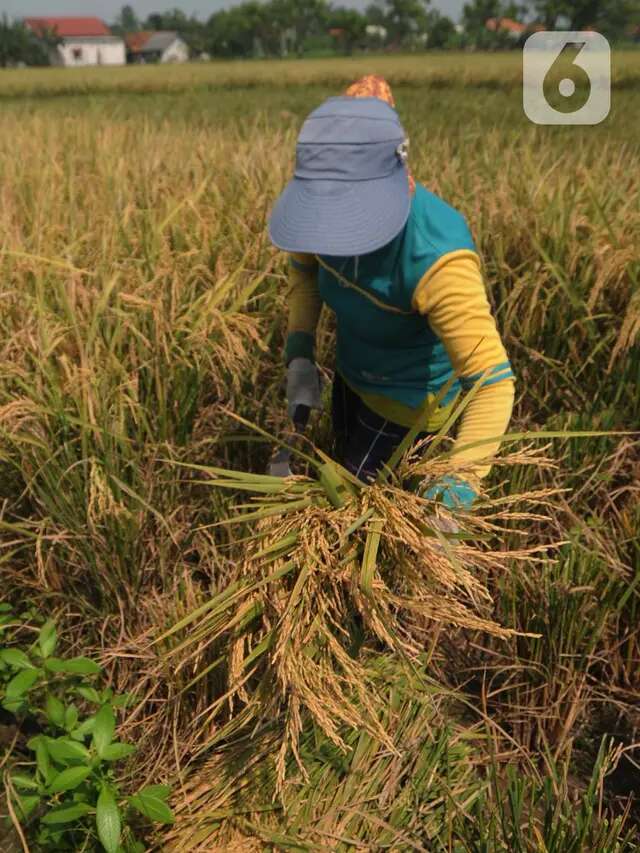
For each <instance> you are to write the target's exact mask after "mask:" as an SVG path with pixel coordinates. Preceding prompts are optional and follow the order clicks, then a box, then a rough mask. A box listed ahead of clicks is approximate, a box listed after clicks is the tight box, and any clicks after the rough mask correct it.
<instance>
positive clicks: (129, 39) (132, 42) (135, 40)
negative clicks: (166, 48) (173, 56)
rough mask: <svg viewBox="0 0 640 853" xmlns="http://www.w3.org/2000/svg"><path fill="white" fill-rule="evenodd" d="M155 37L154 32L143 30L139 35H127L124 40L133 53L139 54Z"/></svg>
mask: <svg viewBox="0 0 640 853" xmlns="http://www.w3.org/2000/svg"><path fill="white" fill-rule="evenodd" d="M152 35H153V31H152V30H143V31H142V32H139V33H127V35H126V36H125V37H124V40H125V42H126V44H127V47H128V48H129V50H130V51H131V53H138V52H139V51H140V50H142V48H143V47H144V46H145V44H146V43H147V42H148V41H149V39H150V38H151V36H152Z"/></svg>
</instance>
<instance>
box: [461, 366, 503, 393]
mask: <svg viewBox="0 0 640 853" xmlns="http://www.w3.org/2000/svg"><path fill="white" fill-rule="evenodd" d="M485 373H486V371H485V370H481V371H480V372H479V373H474V374H473V375H472V376H461V377H460V384H461V385H462V387H463V388H464V390H465V391H469V390H470V389H471V388H473V386H474V385H475V384H476V382H477V381H478V380H479V379H482V377H483V376H484V374H485ZM503 379H515V375H514V372H513V370H512V368H511V362H510V361H503V362H502V364H496V366H495V367H492V368H491V370H490V372H489V374H488V375H487V376H486V378H485V379H484V381H483V382H482V386H481V387H482V388H484V387H485V386H486V385H495V383H496V382H502V380H503Z"/></svg>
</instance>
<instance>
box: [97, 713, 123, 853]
mask: <svg viewBox="0 0 640 853" xmlns="http://www.w3.org/2000/svg"><path fill="white" fill-rule="evenodd" d="M105 707H106V706H105ZM96 827H97V829H98V838H99V839H100V842H101V843H102V846H103V847H104V849H105V850H106V851H107V853H117V851H118V847H119V845H120V810H119V809H118V804H117V803H116V801H115V797H114V796H113V794H112V793H111V791H110V790H109V788H107V786H106V785H103V786H102V788H101V790H100V795H99V796H98V808H97V810H96Z"/></svg>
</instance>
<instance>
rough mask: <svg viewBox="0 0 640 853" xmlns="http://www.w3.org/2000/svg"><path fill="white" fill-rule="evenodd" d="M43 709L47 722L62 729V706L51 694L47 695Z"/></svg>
mask: <svg viewBox="0 0 640 853" xmlns="http://www.w3.org/2000/svg"><path fill="white" fill-rule="evenodd" d="M44 707H45V711H46V714H47V719H48V720H49V722H50V723H51V724H52V725H54V726H59V727H60V728H62V726H64V705H63V704H62V702H61V701H60V700H59V699H58V698H57V696H54V695H53V693H47V698H46V700H45V706H44Z"/></svg>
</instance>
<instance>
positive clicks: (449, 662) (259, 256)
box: [0, 52, 640, 853]
mask: <svg viewBox="0 0 640 853" xmlns="http://www.w3.org/2000/svg"><path fill="white" fill-rule="evenodd" d="M370 72H375V73H381V74H384V75H386V76H387V78H388V79H389V81H390V82H391V84H392V86H393V89H394V94H395V97H396V101H397V106H398V111H399V113H400V115H401V118H402V119H403V122H404V124H405V127H406V128H407V130H408V132H409V135H410V140H411V144H410V163H411V168H412V171H413V173H414V175H415V176H416V178H417V179H418V180H420V181H421V182H422V183H424V184H425V185H426V186H427V187H429V188H430V189H432V190H433V191H435V192H437V193H438V194H440V195H442V196H443V197H444V198H445V199H447V200H449V201H450V202H451V203H452V204H454V205H455V206H456V207H458V208H459V209H461V210H462V211H463V212H464V214H465V215H466V217H467V219H468V221H469V223H470V226H471V228H472V231H473V233H474V235H475V238H476V241H477V243H478V246H479V249H480V252H481V254H482V257H483V262H484V267H485V276H486V282H487V288H488V291H489V294H490V298H491V301H492V304H493V306H494V309H495V313H496V316H497V318H498V323H499V326H500V328H501V330H502V332H503V336H504V340H505V344H506V347H507V350H508V352H509V355H510V357H511V360H512V363H513V365H514V370H515V372H516V376H517V385H516V389H517V404H516V409H515V411H514V418H513V422H512V433H513V439H512V440H510V441H508V442H506V443H505V445H504V447H503V451H502V454H501V458H500V459H499V460H498V462H497V464H496V465H495V467H494V469H493V472H492V474H491V478H490V481H489V482H488V483H487V484H486V489H485V492H484V494H483V495H482V498H481V500H480V501H479V504H478V507H477V509H475V510H474V512H473V513H472V514H470V515H469V516H465V517H463V518H461V519H460V526H461V530H462V533H461V534H460V535H459V536H458V537H457V538H454V539H451V538H448V537H446V536H443V535H442V534H440V535H439V534H438V533H436V532H434V531H433V530H430V529H429V528H428V526H425V523H424V518H425V511H426V510H428V511H430V512H432V511H435V510H434V509H433V507H425V506H424V505H423V504H422V503H421V502H420V501H419V500H418V499H417V498H415V497H414V496H412V495H410V494H408V493H407V492H405V491H403V490H402V488H401V487H400V482H401V481H402V479H403V478H404V477H405V476H407V475H410V474H413V475H420V476H421V477H424V478H427V479H429V478H433V479H435V478H437V477H438V476H439V475H440V474H442V473H443V472H446V471H447V466H448V465H449V464H450V463H449V460H448V457H447V449H448V446H449V445H448V442H447V439H446V438H443V439H442V441H441V442H439V444H438V446H437V447H436V448H431V449H430V450H428V451H427V454H426V456H420V455H413V456H412V455H411V454H409V455H406V456H405V457H404V458H402V459H399V460H398V469H397V476H395V475H394V477H391V478H389V479H388V480H387V481H381V482H379V483H377V484H375V485H374V486H371V487H364V488H363V487H361V485H358V484H357V483H353V482H350V481H349V480H348V478H345V476H344V472H341V471H340V470H339V469H338V468H337V467H336V466H335V465H334V464H333V463H332V462H331V459H330V452H331V445H330V440H329V426H328V416H327V413H326V412H323V413H321V414H320V415H319V416H318V417H317V418H316V419H315V420H314V422H313V424H312V429H311V432H310V436H309V439H308V440H307V441H306V442H305V444H304V447H303V448H302V449H303V451H304V453H305V454H306V456H307V457H308V460H307V463H306V465H305V467H304V475H301V476H300V477H299V478H297V479H295V480H292V481H288V482H287V483H286V484H278V483H274V482H273V481H272V480H269V479H266V478H264V477H263V476H262V475H263V474H264V472H265V470H266V467H267V463H268V460H269V457H270V455H271V453H272V451H273V448H274V444H275V442H276V441H277V440H282V439H284V440H286V439H287V437H288V435H289V433H288V425H287V418H286V407H285V405H284V390H283V380H284V366H283V359H282V349H283V343H284V334H285V327H286V303H287V294H286V264H285V258H284V257H283V256H282V255H281V254H280V253H278V252H277V251H275V250H274V249H273V248H272V247H271V245H270V244H269V241H268V239H267V235H266V227H265V224H266V218H267V216H268V212H269V210H270V206H271V204H272V202H273V200H274V199H275V198H276V196H277V195H278V193H279V191H280V189H281V188H282V186H283V185H284V183H285V181H286V180H287V179H288V177H289V175H290V173H291V170H292V164H293V152H294V144H295V138H296V135H297V130H298V128H299V126H300V122H301V120H302V118H303V117H304V116H305V115H306V113H307V112H308V111H310V110H311V109H312V108H313V107H314V106H315V105H317V104H318V103H319V102H321V100H322V99H323V98H325V97H327V96H329V95H332V94H337V93H339V92H340V91H341V89H342V88H343V87H344V86H345V85H346V84H347V83H349V82H350V81H351V80H352V79H354V78H356V77H358V76H360V75H361V74H363V73H370ZM520 73H521V71H520V64H519V58H518V57H517V56H516V55H515V54H513V55H512V54H487V55H480V54H467V55H456V54H447V55H429V56H428V57H416V56H410V57H392V56H384V57H369V58H354V59H345V60H322V61H320V60H318V61H311V60H305V61H297V60H296V61H293V60H291V61H283V62H275V61H274V62H247V63H211V64H207V65H201V66H200V65H199V66H185V67H175V68H174V67H172V68H151V67H147V68H139V69H138V68H136V69H133V68H125V69H113V70H105V69H92V70H88V71H82V72H76V71H63V70H57V69H51V70H25V71H3V73H2V75H0V102H1V105H2V111H1V114H0V127H1V129H2V133H1V134H0V268H1V271H2V285H1V299H2V302H1V307H2V310H1V311H0V473H1V477H0V491H1V495H0V497H1V501H0V507H1V516H0V549H1V550H0V555H1V559H2V563H1V571H2V587H3V589H2V598H3V600H6V601H10V602H13V603H14V604H16V603H19V604H22V603H26V602H29V603H34V604H35V606H36V607H37V609H38V610H39V611H41V612H42V613H43V614H44V615H46V616H50V615H53V616H55V618H56V620H57V622H58V625H59V633H60V642H61V643H63V644H66V648H68V649H69V650H70V651H72V652H73V653H75V654H78V655H88V656H91V657H93V658H95V659H96V660H99V661H100V663H101V664H102V665H103V667H104V670H105V672H106V673H107V676H108V680H109V684H110V685H111V686H112V687H113V688H114V689H117V690H118V691H129V692H131V693H132V694H133V695H134V697H135V699H134V701H133V703H132V704H131V705H130V706H129V707H128V708H127V709H126V710H124V711H123V712H122V713H121V715H120V717H119V730H118V731H119V734H121V736H122V737H123V738H128V739H129V740H130V741H132V742H134V743H135V744H136V745H137V751H136V752H135V754H134V755H133V756H132V757H131V758H129V759H128V760H127V761H126V762H125V764H124V765H123V766H122V768H121V769H120V770H119V779H120V782H121V784H122V785H123V786H124V788H125V789H130V790H134V789H135V788H136V786H139V785H140V784H142V783H145V784H147V783H149V784H151V783H168V784H170V785H171V786H172V791H173V793H172V798H171V804H172V807H173V809H174V811H175V814H176V821H175V823H174V824H173V825H172V826H169V827H166V828H165V829H163V830H153V831H151V830H150V831H149V832H148V833H147V836H146V844H147V849H153V850H171V851H184V850H189V851H213V850H221V851H222V850H224V851H240V850H242V851H251V850H274V851H275V850H278V851H279V850H300V851H305V850H306V851H317V850H322V851H325V850H330V851H341V852H342V851H351V850H354V851H355V850H365V851H377V850H387V849H388V850H393V851H409V850H419V851H454V852H455V853H466V851H474V853H476V851H477V853H480V851H484V852H485V853H492V851H527V853H529V851H531V853H534V851H535V853H538V851H550V853H551V851H553V853H579V851H587V850H588V851H602V853H609V852H610V853H613V851H632V850H636V849H637V848H638V844H639V843H640V831H639V829H638V826H639V824H640V809H639V808H638V803H637V796H638V789H639V788H640V767H639V765H638V761H639V760H640V751H639V750H638V748H637V746H636V743H637V741H638V728H639V727H640V714H639V708H640V705H639V700H640V637H639V633H638V632H639V630H640V629H639V623H638V616H639V614H640V601H639V598H638V596H639V583H638V582H639V580H640V544H639V543H640V540H639V538H638V529H639V522H640V508H639V507H640V504H639V500H638V497H639V493H640V453H639V444H638V435H637V434H634V432H633V431H634V430H637V427H638V423H639V422H640V394H639V393H638V389H639V387H640V351H639V343H638V332H639V331H640V254H639V252H638V237H637V235H638V231H639V229H640V201H639V199H640V148H639V145H638V139H640V109H639V107H640V53H633V52H629V53H619V54H614V92H613V101H612V111H611V114H610V116H609V118H608V119H607V120H606V121H605V122H604V123H603V124H602V125H599V126H596V127H586V128H572V127H568V128H558V127H537V126H534V125H532V124H530V123H529V122H528V121H527V119H526V118H525V117H524V115H523V113H522V108H521V92H520V89H519V81H520ZM318 350H319V361H320V363H321V365H322V369H323V371H324V373H325V375H326V378H327V379H330V378H331V374H332V369H333V363H332V358H333V355H332V354H333V326H332V321H331V317H330V316H323V319H322V322H321V328H320V333H319V347H318ZM570 432H574V433H575V432H581V433H587V432H591V433H594V435H591V436H582V437H569V436H568V433H570ZM536 433H537V434H540V433H542V435H537V436H536ZM547 433H553V434H554V435H555V437H545V434H547ZM438 512H441V513H443V512H444V511H442V510H438ZM444 515H445V516H446V513H444ZM3 728H4V729H10V732H11V737H9V738H8V739H7V738H5V737H4V735H3ZM0 735H2V736H1V737H0V744H2V745H3V746H2V748H3V749H4V750H5V754H4V755H0V765H2V766H3V767H4V766H5V765H6V766H7V767H9V768H11V766H12V764H13V763H15V762H20V761H21V760H23V759H24V740H25V736H24V733H23V732H21V731H20V730H19V729H17V730H15V728H11V725H10V723H9V722H8V721H7V720H6V719H5V718H3V717H2V718H0ZM5 740H6V741H7V743H9V742H11V747H10V748H9V747H8V746H6V744H5ZM2 812H3V814H5V813H6V809H5V808H4V807H3V808H2ZM2 820H4V818H3V819H2ZM2 827H4V823H3V824H2ZM27 830H28V827H27ZM3 831H4V829H0V848H2V849H5V847H6V848H7V849H14V848H12V847H10V846H9V845H10V844H15V845H16V846H15V849H16V850H20V849H25V848H24V847H21V846H20V844H19V843H18V842H17V841H16V840H15V839H13V840H5V841H2V837H3V836H2V832H3ZM27 836H28V832H27ZM6 839H10V834H8V835H7V836H6ZM30 843H31V844H32V846H31V847H29V846H27V848H26V849H32V850H34V851H35V850H38V849H39V848H38V846H37V844H36V843H35V842H30ZM91 843H92V844H95V846H94V847H91V846H88V847H86V848H85V849H87V850H92V849H95V850H101V849H103V848H102V847H100V846H99V844H98V841H97V840H94V841H92V842H91ZM3 844H4V845H5V846H3ZM69 849H72V848H69Z"/></svg>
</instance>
